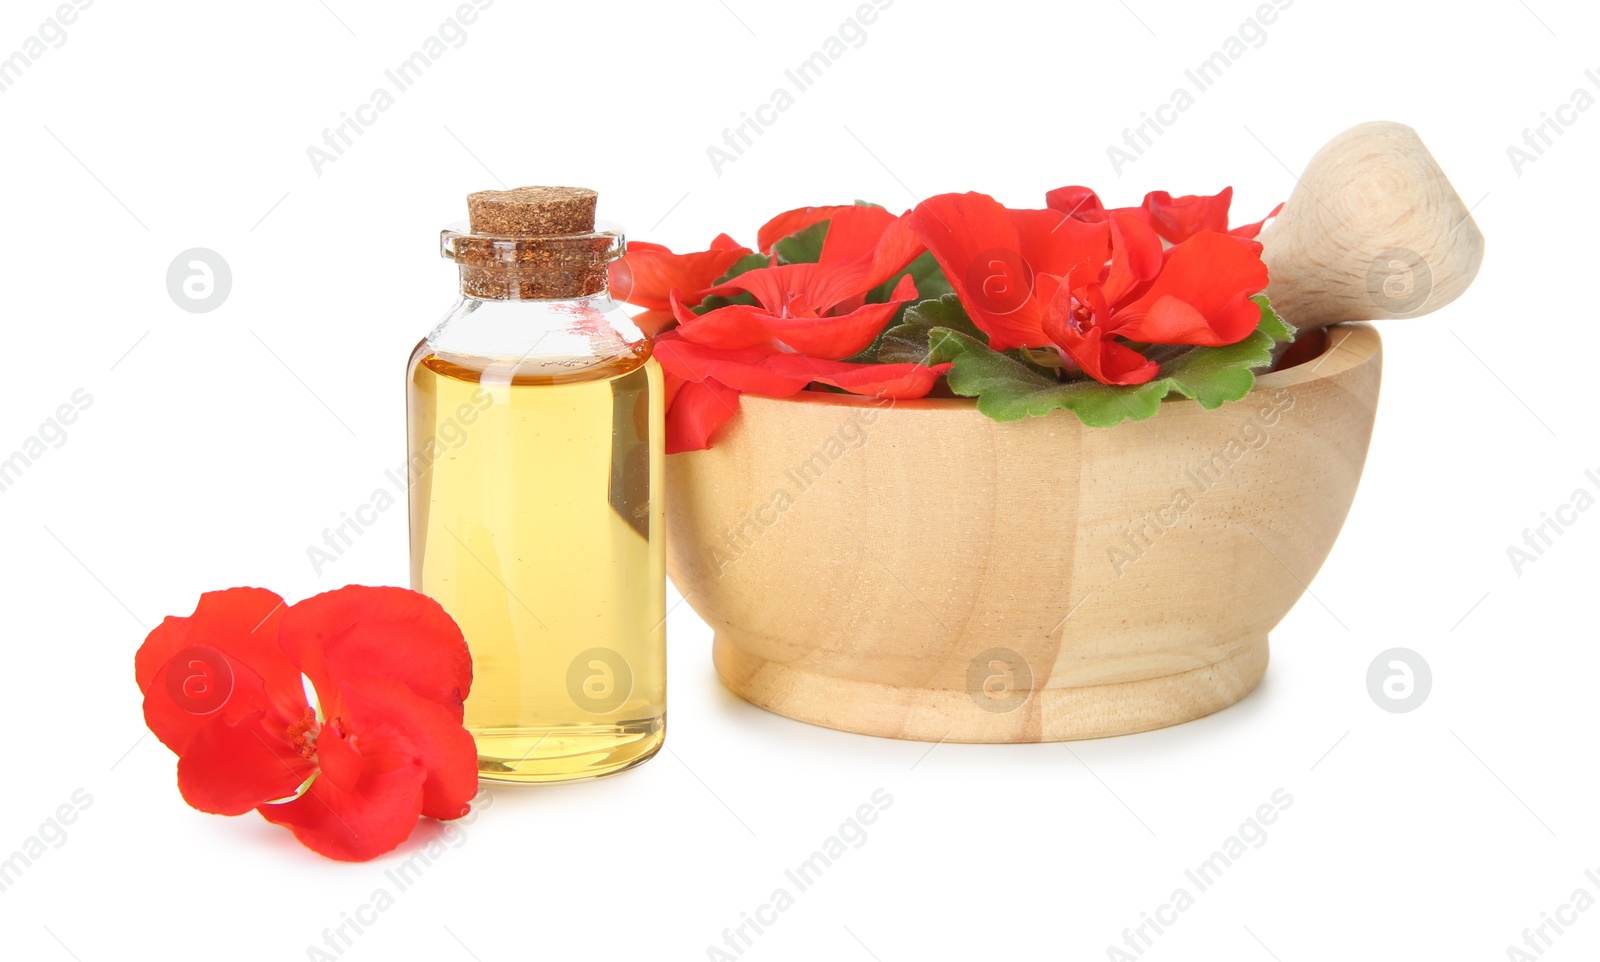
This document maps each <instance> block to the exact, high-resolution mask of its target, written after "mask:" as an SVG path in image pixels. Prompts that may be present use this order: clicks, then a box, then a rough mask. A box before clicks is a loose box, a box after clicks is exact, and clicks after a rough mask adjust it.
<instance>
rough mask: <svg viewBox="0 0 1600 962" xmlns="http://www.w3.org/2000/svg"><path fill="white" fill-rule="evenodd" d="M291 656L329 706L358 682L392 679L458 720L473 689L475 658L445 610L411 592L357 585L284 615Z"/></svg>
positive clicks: (283, 640) (283, 634)
mask: <svg viewBox="0 0 1600 962" xmlns="http://www.w3.org/2000/svg"><path fill="white" fill-rule="evenodd" d="M279 643H280V644H281V645H282V646H283V650H284V653H285V654H287V655H288V656H289V657H290V659H292V660H293V661H294V662H295V664H297V665H299V667H300V670H301V671H303V672H305V674H306V675H307V676H308V677H309V678H310V679H311V682H312V684H313V685H315V686H316V689H317V693H318V695H319V696H320V697H321V698H322V699H323V700H324V701H332V700H334V699H336V698H337V697H338V694H339V692H340V691H341V686H342V685H343V683H344V682H345V681H346V680H348V679H352V678H365V677H374V676H377V677H387V678H394V679H396V680H398V681H400V682H403V683H404V684H406V685H407V686H408V687H409V688H410V689H411V690H412V691H414V692H416V693H417V694H418V695H421V696H422V697H424V698H427V699H429V700H431V701H435V702H437V703H439V704H441V705H444V706H445V707H446V708H449V709H451V710H452V711H454V712H456V716H457V717H458V718H459V717H460V715H461V710H462V701H463V700H464V699H465V698H466V696H467V694H468V692H469V691H470V690H471V688H472V656H471V655H470V654H469V653H468V652H467V643H466V640H465V639H464V638H462V636H461V629H460V628H458V627H456V623H455V622H454V621H453V620H451V618H450V616H449V615H447V614H445V612H444V609H443V608H441V607H439V603H438V602H436V601H434V600H433V599H431V598H429V597H427V596H426V595H420V594H417V593H416V592H414V591H407V590H405V589H404V588H369V587H365V586H362V585H350V586H348V587H344V588H340V589H338V590H337V591H329V592H325V593H323V594H320V595H317V596H315V597H312V598H307V599H306V600H305V601H302V602H300V603H298V604H295V605H292V606H291V607H290V608H289V610H288V611H287V612H286V613H285V614H284V617H283V625H282V628H281V629H280V631H279Z"/></svg>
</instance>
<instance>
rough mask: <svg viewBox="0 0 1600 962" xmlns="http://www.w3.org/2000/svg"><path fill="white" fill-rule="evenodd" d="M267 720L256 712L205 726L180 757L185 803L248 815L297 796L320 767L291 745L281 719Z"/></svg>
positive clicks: (218, 812) (221, 812) (215, 811)
mask: <svg viewBox="0 0 1600 962" xmlns="http://www.w3.org/2000/svg"><path fill="white" fill-rule="evenodd" d="M268 718H269V716H268V713H267V712H265V711H257V712H252V713H250V714H249V715H246V716H245V717H243V718H241V719H239V720H238V721H237V722H230V721H229V720H228V719H226V718H220V717H218V718H213V719H211V720H210V721H208V722H207V723H206V724H204V725H202V726H201V727H200V728H199V729H198V730H197V731H196V732H195V733H194V735H193V736H191V737H190V739H189V742H188V744H186V745H185V746H184V748H183V754H182V755H180V756H179V757H178V790H179V791H180V792H182V793H183V800H184V801H186V802H188V803H189V804H190V805H191V806H193V807H194V808H197V809H199V810H200V811H202V812H210V813H212V814H214V815H243V814H244V813H245V812H248V811H250V810H251V809H252V808H256V807H257V806H260V805H264V804H266V803H267V802H270V801H272V800H273V799H278V798H287V797H288V796H290V795H293V794H294V793H295V791H296V790H297V789H299V787H300V785H301V784H302V783H303V782H305V780H306V779H307V778H308V777H310V775H311V773H312V772H314V771H316V769H317V766H316V764H315V763H314V762H312V761H309V760H308V759H306V758H304V757H302V756H301V755H300V753H299V752H298V751H296V750H295V748H294V746H292V745H291V744H290V742H289V740H288V737H287V735H286V733H285V732H284V729H283V725H282V720H281V719H278V720H276V721H269V720H268Z"/></svg>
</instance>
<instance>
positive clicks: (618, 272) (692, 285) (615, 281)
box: [608, 234, 750, 337]
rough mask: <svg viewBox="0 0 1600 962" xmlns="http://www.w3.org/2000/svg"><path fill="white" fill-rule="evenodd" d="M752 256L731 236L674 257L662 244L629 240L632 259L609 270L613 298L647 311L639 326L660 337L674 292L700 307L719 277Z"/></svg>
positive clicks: (669, 315) (637, 317)
mask: <svg viewBox="0 0 1600 962" xmlns="http://www.w3.org/2000/svg"><path fill="white" fill-rule="evenodd" d="M749 253H750V248H748V247H741V246H740V245H739V243H738V241H735V240H734V239H733V238H731V237H729V236H728V235H727V234H718V235H717V237H716V239H715V240H713V241H712V242H711V247H710V249H709V250H704V251H698V252H696V253H693V254H674V253H673V252H672V251H670V250H668V249H667V248H665V247H663V246H662V245H660V244H651V243H649V242H648V241H629V242H628V253H627V255H626V256H624V257H622V258H620V259H618V260H615V261H612V262H611V266H610V268H609V269H608V274H609V277H610V285H611V293H612V296H614V297H615V298H617V300H619V301H623V302H624V303H628V304H633V305H635V306H637V307H643V308H645V311H644V312H643V313H642V314H638V315H635V316H634V318H633V322H634V323H635V324H637V325H638V326H639V329H640V330H641V331H643V332H645V333H646V334H648V335H650V336H652V337H654V336H655V335H656V334H659V333H661V330H662V329H663V328H665V327H666V326H668V325H669V324H671V323H672V307H671V305H670V304H669V303H668V299H667V297H668V295H669V294H670V293H671V292H672V290H673V289H674V288H676V289H678V290H682V291H685V292H686V296H689V297H691V298H692V301H691V303H695V304H698V303H700V299H701V298H703V297H705V291H706V289H707V288H709V287H710V286H711V285H712V284H714V283H716V281H717V278H719V277H721V276H722V275H723V274H726V273H727V272H728V268H730V267H732V266H733V265H734V263H735V262H736V261H738V260H739V258H741V257H743V256H745V255H746V254H749Z"/></svg>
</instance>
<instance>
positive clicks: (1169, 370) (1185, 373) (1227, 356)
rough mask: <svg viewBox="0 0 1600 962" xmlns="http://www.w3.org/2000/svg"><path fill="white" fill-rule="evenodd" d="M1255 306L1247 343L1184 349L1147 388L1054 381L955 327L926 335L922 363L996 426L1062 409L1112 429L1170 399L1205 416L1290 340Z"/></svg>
mask: <svg viewBox="0 0 1600 962" xmlns="http://www.w3.org/2000/svg"><path fill="white" fill-rule="evenodd" d="M1254 300H1255V302H1256V304H1257V305H1258V306H1259V307H1260V309H1261V320H1260V322H1259V323H1258V325H1257V327H1256V330H1255V331H1254V332H1252V333H1251V334H1250V336H1249V337H1247V338H1245V339H1244V340H1242V341H1240V342H1239V343H1237V344H1229V345H1227V346H1226V347H1195V348H1190V349H1188V350H1186V351H1184V352H1183V353H1181V354H1179V355H1178V356H1176V357H1175V358H1174V359H1172V360H1171V361H1167V362H1164V363H1162V365H1161V373H1160V375H1159V376H1157V377H1156V378H1155V379H1154V380H1152V381H1150V382H1148V383H1146V384H1138V385H1131V386H1117V385H1109V384H1101V383H1099V382H1098V381H1092V380H1076V381H1059V380H1056V379H1055V378H1054V377H1052V376H1051V375H1050V374H1048V373H1045V372H1043V371H1041V370H1039V369H1038V368H1036V367H1033V366H1031V365H1028V364H1026V363H1025V362H1023V361H1022V360H1021V359H1020V358H1017V357H1013V356H1010V355H1009V354H1002V353H1000V352H998V351H995V350H993V349H991V348H990V347H989V346H988V345H987V344H984V343H983V342H982V341H981V340H979V339H978V338H975V337H973V336H972V335H971V334H969V333H963V332H962V331H960V330H957V329H955V328H954V327H933V328H932V329H931V330H930V331H929V334H928V336H929V347H930V354H929V357H928V361H927V363H929V364H941V363H944V362H947V361H948V362H950V364H951V365H952V366H951V368H950V373H949V374H948V375H946V378H947V380H948V382H949V384H950V390H951V391H953V392H954V393H956V394H960V395H965V396H967V397H976V398H977V399H978V410H979V411H982V412H983V413H984V414H986V415H988V416H989V417H991V418H993V419H995V420H996V421H1017V420H1020V419H1022V418H1024V417H1028V416H1038V415H1042V414H1046V413H1048V412H1050V411H1053V410H1055V409H1057V408H1066V409H1067V410H1069V411H1072V412H1073V413H1074V414H1076V415H1077V416H1078V419H1079V420H1080V421H1082V422H1083V423H1084V424H1087V425H1089V426H1090V427H1111V426H1113V425H1116V424H1119V423H1121V422H1122V421H1123V420H1125V419H1131V420H1135V421H1142V420H1144V419H1145V418H1148V417H1151V416H1153V415H1154V414H1155V413H1156V412H1157V411H1158V410H1160V408H1161V400H1162V399H1163V398H1165V397H1167V396H1168V395H1169V394H1178V395H1180V396H1182V397H1188V398H1194V399H1195V400H1196V401H1198V402H1199V403H1200V405H1201V407H1204V408H1206V409H1208V410H1209V409H1212V408H1216V407H1218V406H1220V405H1221V404H1223V403H1224V402H1227V401H1237V400H1238V399H1240V398H1242V397H1244V396H1245V395H1246V394H1248V393H1250V389H1251V388H1252V387H1254V386H1255V374H1254V371H1255V370H1256V369H1257V368H1263V367H1267V366H1269V365H1271V363H1272V351H1273V347H1274V346H1275V345H1276V344H1277V343H1278V342H1279V341H1283V340H1288V339H1290V338H1292V337H1293V335H1294V332H1293V329H1292V328H1290V327H1289V325H1288V324H1286V323H1284V321H1283V319H1282V318H1281V317H1279V316H1278V315H1277V312H1275V311H1273V310H1272V307H1271V305H1269V304H1268V303H1267V299H1266V297H1265V296H1261V297H1257V298H1255V299H1254ZM940 303H941V304H943V302H942V301H941V302H940ZM921 306H922V305H918V309H919V311H920V308H921ZM969 323H970V322H969Z"/></svg>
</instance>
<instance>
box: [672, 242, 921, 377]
mask: <svg viewBox="0 0 1600 962" xmlns="http://www.w3.org/2000/svg"><path fill="white" fill-rule="evenodd" d="M817 266H818V265H815V264H789V265H785V266H781V267H769V268H765V269H760V270H753V271H747V272H745V273H744V274H741V275H740V276H738V277H736V278H734V279H733V280H731V281H729V282H728V283H727V284H725V285H723V288H721V289H733V288H739V289H743V290H747V291H749V292H750V293H752V294H754V295H755V296H756V299H757V300H759V301H761V303H762V305H763V306H761V307H752V306H749V305H744V304H734V305H730V306H728V307H723V308H718V309H717V310H714V311H708V312H706V313H705V314H702V315H700V316H698V317H696V316H695V315H694V314H693V313H692V312H690V311H688V310H687V309H686V308H683V307H681V305H680V306H679V307H677V308H675V310H677V311H678V316H679V317H680V318H681V320H680V322H679V325H678V333H679V335H680V336H682V337H683V338H684V339H685V340H688V341H693V342H694V343H696V344H702V345H705V346H706V347H716V348H727V349H739V348H750V347H756V346H759V345H763V344H768V343H770V342H774V341H775V342H778V343H780V344H782V345H784V346H786V347H788V348H790V349H792V350H794V351H797V352H799V353H801V354H808V355H811V356H813V357H823V358H832V359H838V358H845V357H849V356H850V355H852V354H856V353H859V352H860V351H861V350H862V349H864V348H865V347H866V346H867V345H869V344H871V343H872V342H873V340H874V339H875V338H877V336H878V334H879V333H880V332H882V331H883V329H884V327H885V326H887V325H888V323H889V321H890V320H891V319H892V318H893V317H894V315H895V312H896V311H898V310H899V309H900V305H901V304H903V303H905V302H906V301H908V300H910V299H912V298H913V297H916V294H917V288H916V282H914V281H913V280H912V279H911V277H910V276H909V275H908V276H906V277H903V278H901V280H900V283H899V284H897V285H895V290H894V291H893V293H892V295H891V299H890V300H889V301H887V302H885V303H881V304H864V305H862V306H861V307H859V308H857V309H856V310H854V311H851V312H849V313H846V314H836V315H833V316H829V317H818V316H817V315H816V312H815V310H814V308H813V307H812V305H811V304H809V303H808V302H807V299H806V295H805V293H804V292H803V290H804V288H806V287H807V286H808V285H809V284H810V282H811V279H812V278H813V277H814V276H815V274H816V270H815V268H817ZM796 268H804V270H795V269H796ZM719 290H720V289H719Z"/></svg>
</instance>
